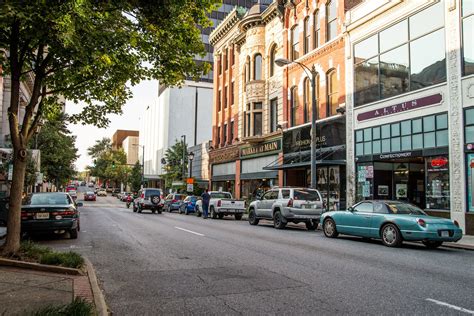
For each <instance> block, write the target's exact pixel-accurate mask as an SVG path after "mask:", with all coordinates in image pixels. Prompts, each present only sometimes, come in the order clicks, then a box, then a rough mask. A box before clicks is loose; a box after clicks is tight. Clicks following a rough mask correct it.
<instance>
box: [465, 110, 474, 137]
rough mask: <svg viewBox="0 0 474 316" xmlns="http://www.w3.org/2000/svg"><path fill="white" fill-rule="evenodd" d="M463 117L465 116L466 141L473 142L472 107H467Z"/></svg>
mask: <svg viewBox="0 0 474 316" xmlns="http://www.w3.org/2000/svg"><path fill="white" fill-rule="evenodd" d="M464 117H465V118H466V127H465V128H466V135H465V137H466V143H474V108H471V109H467V110H466V111H465V113H464Z"/></svg>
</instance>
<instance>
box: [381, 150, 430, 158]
mask: <svg viewBox="0 0 474 316" xmlns="http://www.w3.org/2000/svg"><path fill="white" fill-rule="evenodd" d="M421 156H423V151H421V150H415V151H404V152H399V153H393V154H380V155H374V156H373V157H374V160H389V159H403V158H411V157H421Z"/></svg>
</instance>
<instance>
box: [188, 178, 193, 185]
mask: <svg viewBox="0 0 474 316" xmlns="http://www.w3.org/2000/svg"><path fill="white" fill-rule="evenodd" d="M186 183H187V184H193V183H194V178H187V179H186Z"/></svg>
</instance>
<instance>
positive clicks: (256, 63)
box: [253, 54, 262, 80]
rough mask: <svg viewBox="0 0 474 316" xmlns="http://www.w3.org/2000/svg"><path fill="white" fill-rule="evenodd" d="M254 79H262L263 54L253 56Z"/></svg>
mask: <svg viewBox="0 0 474 316" xmlns="http://www.w3.org/2000/svg"><path fill="white" fill-rule="evenodd" d="M253 79H254V80H262V55H260V54H257V55H255V57H254V58H253Z"/></svg>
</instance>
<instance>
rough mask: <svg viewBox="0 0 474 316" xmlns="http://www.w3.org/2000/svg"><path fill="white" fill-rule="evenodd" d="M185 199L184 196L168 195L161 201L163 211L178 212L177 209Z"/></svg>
mask: <svg viewBox="0 0 474 316" xmlns="http://www.w3.org/2000/svg"><path fill="white" fill-rule="evenodd" d="M185 198H186V195H184V194H179V193H171V194H168V195H167V196H166V198H165V200H164V201H163V204H164V209H165V210H166V211H168V212H170V213H171V212H173V211H175V210H176V211H179V207H180V206H181V204H182V203H183V200H184V199H185Z"/></svg>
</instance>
